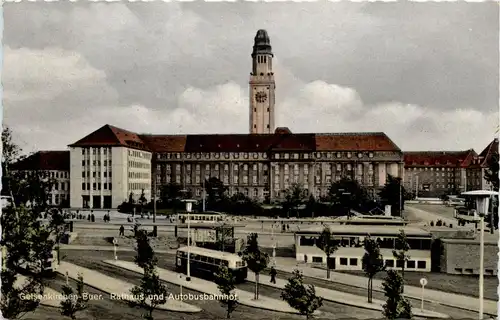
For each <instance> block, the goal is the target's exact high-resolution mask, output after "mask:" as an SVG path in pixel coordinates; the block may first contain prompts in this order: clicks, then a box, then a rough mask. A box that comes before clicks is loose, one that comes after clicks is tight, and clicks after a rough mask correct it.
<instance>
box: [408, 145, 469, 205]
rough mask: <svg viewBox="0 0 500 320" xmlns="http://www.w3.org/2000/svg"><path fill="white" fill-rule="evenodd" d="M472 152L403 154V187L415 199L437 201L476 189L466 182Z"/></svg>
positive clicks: (416, 152)
mask: <svg viewBox="0 0 500 320" xmlns="http://www.w3.org/2000/svg"><path fill="white" fill-rule="evenodd" d="M476 156H477V154H476V153H475V151H474V150H472V149H470V150H465V151H414V152H404V163H405V179H404V186H405V188H406V189H407V190H411V191H413V193H415V195H416V196H417V197H440V196H442V195H444V194H460V193H462V192H464V191H466V190H475V189H477V188H478V185H477V184H476V181H475V180H471V179H470V178H469V179H468V175H470V173H469V172H470V171H469V170H468V168H469V167H470V165H471V164H472V161H473V159H474V158H475V157H476Z"/></svg>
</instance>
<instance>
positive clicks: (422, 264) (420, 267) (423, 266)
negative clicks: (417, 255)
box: [417, 261, 427, 269]
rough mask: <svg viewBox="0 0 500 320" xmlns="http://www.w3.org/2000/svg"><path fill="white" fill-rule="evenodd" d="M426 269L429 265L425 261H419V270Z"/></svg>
mask: <svg viewBox="0 0 500 320" xmlns="http://www.w3.org/2000/svg"><path fill="white" fill-rule="evenodd" d="M426 267H427V263H426V262H425V261H418V262H417V268H419V269H425V268H426Z"/></svg>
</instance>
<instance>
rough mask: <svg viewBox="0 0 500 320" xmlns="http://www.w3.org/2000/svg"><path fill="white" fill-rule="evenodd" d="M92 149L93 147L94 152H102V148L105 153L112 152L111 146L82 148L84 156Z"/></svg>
mask: <svg viewBox="0 0 500 320" xmlns="http://www.w3.org/2000/svg"><path fill="white" fill-rule="evenodd" d="M90 149H92V154H100V153H101V150H102V153H103V154H111V148H82V156H84V155H86V154H90Z"/></svg>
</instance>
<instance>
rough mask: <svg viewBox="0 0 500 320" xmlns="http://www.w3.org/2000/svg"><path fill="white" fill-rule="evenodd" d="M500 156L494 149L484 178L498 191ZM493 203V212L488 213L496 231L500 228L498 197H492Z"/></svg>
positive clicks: (490, 223) (491, 228)
mask: <svg viewBox="0 0 500 320" xmlns="http://www.w3.org/2000/svg"><path fill="white" fill-rule="evenodd" d="M498 161H499V157H498V151H494V152H493V154H492V156H491V158H490V159H489V160H488V168H487V169H486V172H485V174H484V178H485V180H486V181H488V182H489V183H490V185H491V188H492V189H493V191H497V192H498V184H499V178H498V169H499V163H498ZM492 200H493V201H492V204H491V212H492V213H493V214H488V219H487V221H489V222H488V227H489V228H490V230H491V233H493V232H494V230H495V229H498V197H494V198H492Z"/></svg>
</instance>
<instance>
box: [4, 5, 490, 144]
mask: <svg viewBox="0 0 500 320" xmlns="http://www.w3.org/2000/svg"><path fill="white" fill-rule="evenodd" d="M495 6H496V4H493V3H492V4H487V3H485V4H474V5H471V4H467V3H463V4H461V3H453V4H434V3H427V4H405V3H397V4H367V3H362V4H359V3H358V4H355V3H348V2H346V3H335V4H330V3H315V4H300V3H289V4H287V6H286V7H283V6H282V4H272V3H269V4H251V3H244V2H240V3H234V4H223V3H210V4H205V3H202V2H200V3H189V4H180V3H158V2H156V3H147V4H144V3H126V2H120V3H113V4H109V3H106V4H104V3H92V4H90V3H80V2H79V3H57V4H55V3H54V4H50V5H48V4H44V3H27V2H24V3H19V4H15V5H13V4H6V5H5V10H4V16H5V34H4V43H5V45H6V47H5V50H4V70H3V74H2V77H3V78H2V81H3V84H4V90H5V92H4V93H5V96H4V109H5V121H6V123H7V124H9V125H11V126H12V128H13V130H14V132H15V133H16V134H17V135H18V136H19V141H20V142H21V145H22V146H23V147H25V148H26V149H28V150H30V151H33V150H36V149H51V148H57V149H63V148H65V146H66V145H67V144H69V143H72V142H74V141H76V140H77V139H79V138H81V137H83V136H84V135H86V134H88V133H90V132H92V131H94V130H95V129H97V128H99V127H100V126H102V125H104V124H105V123H109V124H114V125H116V126H120V127H123V128H125V129H130V130H133V131H138V132H151V133H228V132H238V133H246V132H248V80H249V78H248V74H249V71H250V67H251V61H250V53H251V49H252V44H253V43H252V42H253V36H254V35H255V32H256V30H257V29H260V28H266V29H267V30H268V31H269V34H270V37H271V43H272V45H273V51H274V53H275V59H274V61H273V66H274V72H275V77H276V84H277V92H276V93H277V97H276V101H277V106H276V108H277V125H280V126H288V127H290V128H291V129H292V131H295V132H318V131H319V132H342V131H384V132H386V133H387V134H388V135H389V136H390V137H391V138H392V139H393V140H394V141H395V142H396V143H397V144H398V145H399V146H400V147H401V148H402V149H406V150H416V149H422V150H427V149H435V150H439V149H468V148H471V147H473V148H476V149H478V151H480V149H482V148H484V146H486V144H487V143H488V142H489V141H490V140H491V139H492V137H493V134H494V131H495V128H496V125H497V123H498V74H497V71H498V28H496V27H497V21H498V10H493V9H492V8H495ZM311 16H314V17H315V18H314V19H311V18H310V17H311ZM297 21H302V22H303V24H302V25H300V26H299V25H297Z"/></svg>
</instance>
